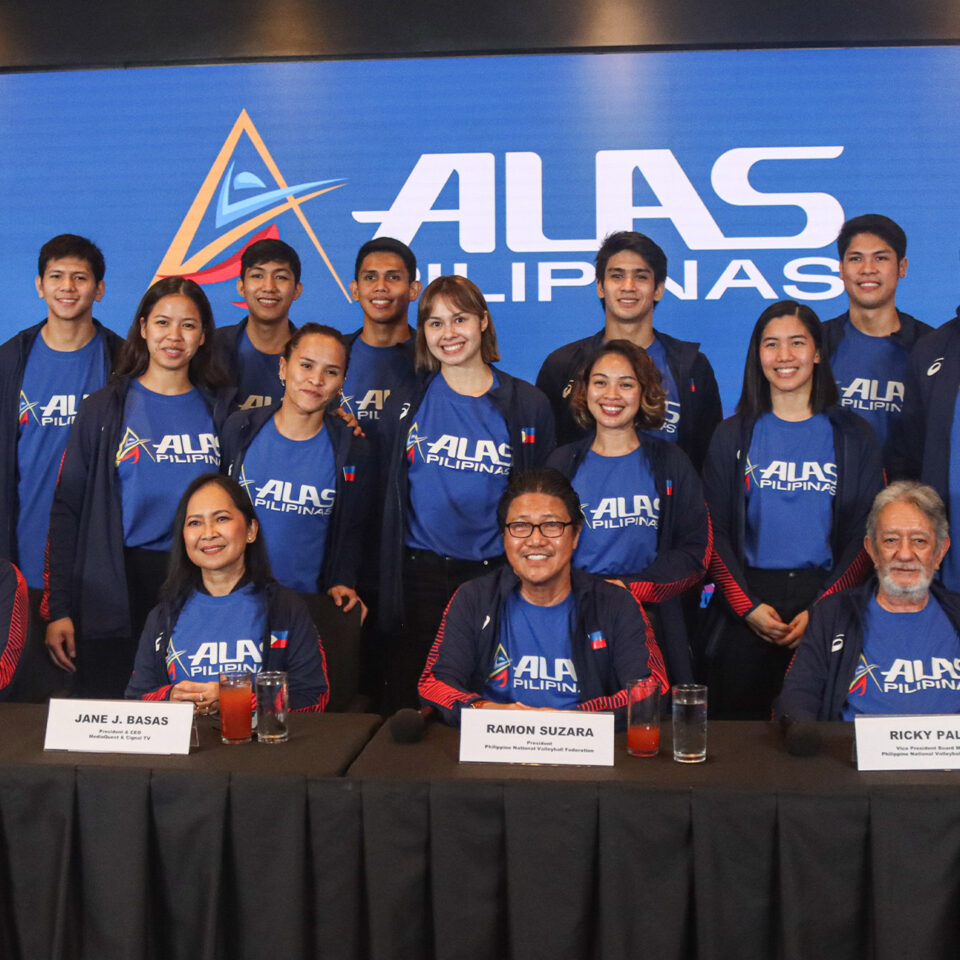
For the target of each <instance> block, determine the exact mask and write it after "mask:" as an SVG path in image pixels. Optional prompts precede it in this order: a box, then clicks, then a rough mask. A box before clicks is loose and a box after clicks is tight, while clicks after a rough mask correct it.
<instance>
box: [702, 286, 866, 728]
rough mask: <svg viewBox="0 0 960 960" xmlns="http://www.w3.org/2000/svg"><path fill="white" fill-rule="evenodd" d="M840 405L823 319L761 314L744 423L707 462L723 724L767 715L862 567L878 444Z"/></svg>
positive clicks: (747, 372) (716, 677)
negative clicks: (811, 633) (821, 617)
mask: <svg viewBox="0 0 960 960" xmlns="http://www.w3.org/2000/svg"><path fill="white" fill-rule="evenodd" d="M837 400H838V395H837V387H836V384H835V383H834V380H833V374H832V373H831V370H830V362H829V360H828V358H827V356H826V354H824V353H823V352H822V335H821V328H820V321H819V320H818V319H817V315H816V314H815V313H814V312H813V311H812V310H811V309H810V308H809V307H808V306H806V305H804V304H800V303H797V302H795V301H793V300H783V301H781V302H779V303H775V304H772V305H771V306H769V307H767V309H766V310H764V311H763V313H762V314H761V315H760V318H759V319H758V320H757V323H756V326H755V327H754V329H753V334H752V335H751V337H750V346H749V349H748V351H747V361H746V366H745V369H744V375H743V390H742V392H741V394H740V402H739V403H738V404H737V412H736V415H735V416H733V417H730V418H729V419H727V420H724V421H723V423H722V424H721V425H720V426H719V427H717V430H716V432H715V433H714V435H713V440H712V442H711V444H710V451H709V454H708V456H707V460H706V464H705V466H704V475H703V485H704V490H705V491H706V496H707V504H708V506H709V508H710V515H711V518H712V520H713V535H714V552H713V560H712V562H711V565H710V573H711V575H712V577H713V579H714V581H715V583H716V586H717V593H719V594H720V596H718V597H715V598H714V600H713V603H712V605H711V609H710V611H709V612H708V616H707V628H706V651H705V654H706V660H707V671H708V683H709V685H710V700H711V708H712V711H713V713H714V714H715V715H716V716H720V717H727V718H731V719H764V718H768V717H769V716H770V707H771V704H772V702H773V699H774V697H775V696H776V695H777V693H779V690H780V685H781V683H782V681H783V674H784V672H785V670H786V668H787V665H788V664H789V662H790V658H791V656H792V653H793V650H794V649H795V648H796V646H797V644H798V643H799V642H800V641H801V639H802V638H803V634H804V630H805V629H806V625H807V621H808V620H809V616H810V613H809V608H810V606H811V604H812V603H813V602H814V600H816V599H817V598H818V597H819V596H822V595H824V594H828V593H833V592H834V591H837V590H840V589H843V588H844V587H849V586H853V585H854V584H856V583H857V582H859V580H860V579H862V577H863V576H864V574H865V573H866V571H867V569H868V566H869V559H868V557H867V555H866V553H865V552H864V550H863V535H864V525H865V523H866V518H867V515H868V513H869V512H870V505H871V504H872V503H873V498H874V496H875V495H876V494H877V492H878V491H879V490H880V489H881V488H882V487H883V473H882V469H881V464H880V450H879V447H878V445H877V441H876V437H875V435H874V433H873V431H872V429H871V428H870V427H869V426H868V425H867V423H866V421H864V420H862V419H861V418H860V417H858V416H856V414H853V413H851V412H850V411H848V410H845V409H844V408H843V407H841V406H839V405H838V403H837Z"/></svg>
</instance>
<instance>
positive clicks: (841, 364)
mask: <svg viewBox="0 0 960 960" xmlns="http://www.w3.org/2000/svg"><path fill="white" fill-rule="evenodd" d="M908 356H909V354H908V352H907V351H906V350H904V349H903V347H901V346H899V345H898V344H896V343H894V341H893V340H892V339H891V338H890V337H869V336H867V334H865V333H861V332H860V331H859V330H858V329H857V328H856V327H855V326H854V325H853V324H852V323H851V322H850V320H849V318H848V319H847V320H846V321H845V322H844V325H843V339H842V340H841V341H840V343H839V344H838V345H837V352H836V353H835V354H834V356H833V358H832V359H831V360H830V366H831V367H832V368H833V376H834V378H835V379H836V381H837V388H838V389H839V391H840V403H842V404H843V406H845V407H849V408H850V409H851V410H853V412H854V413H857V414H859V415H860V416H861V417H863V419H864V420H866V421H867V423H869V424H870V426H871V427H873V429H874V431H875V432H876V434H877V439H878V440H879V442H880V446H881V447H882V446H883V445H884V444H885V443H886V442H887V437H888V436H889V433H890V425H891V424H892V423H893V420H894V418H895V417H896V416H898V415H899V413H900V411H901V410H902V409H903V382H904V379H905V378H906V373H907V358H908Z"/></svg>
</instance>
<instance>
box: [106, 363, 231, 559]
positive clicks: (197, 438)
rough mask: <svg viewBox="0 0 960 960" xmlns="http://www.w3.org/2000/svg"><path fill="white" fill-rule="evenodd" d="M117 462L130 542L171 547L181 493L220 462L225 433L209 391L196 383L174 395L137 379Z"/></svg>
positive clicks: (127, 542) (125, 533)
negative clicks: (220, 433) (217, 426)
mask: <svg viewBox="0 0 960 960" xmlns="http://www.w3.org/2000/svg"><path fill="white" fill-rule="evenodd" d="M115 463H116V467H117V482H118V483H119V484H120V501H121V505H122V512H123V543H124V546H127V547H142V548H144V549H147V550H169V549H170V544H171V542H172V537H171V529H170V528H171V525H172V524H173V517H174V514H175V513H176V512H177V504H178V503H179V502H180V495H181V494H182V493H183V491H184V490H185V489H186V488H187V486H188V485H189V483H190V481H191V480H193V478H194V477H198V476H200V474H201V473H209V472H210V471H216V470H218V469H219V467H220V439H219V437H217V434H216V431H215V430H214V428H213V419H212V418H211V416H210V411H209V410H208V409H207V405H206V403H205V402H204V400H203V397H201V396H200V394H199V392H198V391H197V390H196V389H193V390H190V391H189V392H188V393H182V394H180V395H179V396H175V397H168V396H165V395H164V394H160V393H154V392H153V391H152V390H148V389H147V388H146V387H144V386H143V385H142V384H141V383H139V382H137V381H136V380H134V381H133V382H132V383H131V384H130V389H129V390H128V392H127V402H126V406H125V407H124V412H123V433H122V434H121V439H120V446H119V447H118V448H117V452H116V457H115Z"/></svg>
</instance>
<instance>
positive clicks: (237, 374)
mask: <svg viewBox="0 0 960 960" xmlns="http://www.w3.org/2000/svg"><path fill="white" fill-rule="evenodd" d="M237 292H238V293H239V294H240V296H241V297H243V299H244V300H245V301H246V303H247V315H246V316H245V317H244V318H243V320H241V321H240V322H239V323H236V324H233V325H232V326H229V327H218V328H217V349H218V354H219V357H220V360H221V362H222V363H223V364H224V366H226V368H227V369H228V370H229V371H230V374H231V376H232V379H233V382H234V383H235V384H236V386H237V404H238V405H239V406H240V408H241V409H242V410H246V409H248V408H249V407H267V406H269V405H270V404H271V403H274V402H276V401H278V400H279V399H280V398H281V396H282V395H283V385H282V384H281V383H280V373H279V370H280V356H281V354H282V353H283V348H284V347H285V346H286V343H287V341H288V340H289V339H290V335H291V334H292V333H293V331H294V330H296V327H295V326H294V325H293V324H292V323H291V322H290V307H291V306H292V305H293V302H294V301H295V300H296V299H297V298H298V297H299V296H300V294H301V293H302V292H303V284H302V283H301V282H300V257H299V256H298V255H297V251H296V250H294V249H293V247H291V246H290V245H289V244H287V243H284V242H283V241H282V240H275V239H272V238H267V239H265V240H258V241H257V242H256V243H251V244H250V246H249V247H247V249H246V250H244V251H243V255H242V256H241V258H240V276H239V277H238V278H237Z"/></svg>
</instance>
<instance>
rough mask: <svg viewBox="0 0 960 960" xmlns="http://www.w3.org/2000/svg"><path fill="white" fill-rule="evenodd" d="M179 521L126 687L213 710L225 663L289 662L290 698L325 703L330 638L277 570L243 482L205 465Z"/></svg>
mask: <svg viewBox="0 0 960 960" xmlns="http://www.w3.org/2000/svg"><path fill="white" fill-rule="evenodd" d="M173 528H174V531H175V533H174V539H173V545H172V548H171V551H170V565H169V571H168V574H167V579H166V580H165V581H164V584H163V587H162V589H161V591H160V603H159V604H158V605H157V606H156V607H155V608H154V609H153V610H152V611H151V612H150V615H149V617H148V618H147V622H146V625H145V627H144V630H143V633H142V635H141V637H140V643H139V646H138V649H137V657H136V664H135V667H134V671H133V676H132V677H130V678H129V684H128V686H127V689H126V696H127V697H130V698H131V699H136V698H140V699H144V700H179V701H185V702H188V703H192V704H193V705H194V710H195V711H196V712H197V713H212V712H215V711H216V710H217V706H218V703H219V699H220V693H219V682H218V678H219V675H220V673H221V671H222V672H239V671H241V670H245V671H249V672H250V673H258V672H259V671H260V670H285V671H286V672H287V674H288V682H289V695H290V707H291V708H292V709H298V710H315V711H316V710H322V709H323V707H324V705H325V704H326V701H327V695H328V689H327V676H326V667H325V664H324V657H323V646H322V644H321V643H320V640H319V638H318V637H317V631H316V629H315V627H314V626H313V623H312V622H311V619H310V614H309V612H308V611H307V608H306V606H305V605H304V604H303V602H302V601H301V600H300V599H299V597H297V596H296V595H295V594H293V593H291V592H290V591H288V590H285V589H284V588H283V587H281V586H280V585H279V584H278V583H277V582H276V581H275V580H274V579H273V575H272V574H271V572H270V561H269V559H268V557H267V550H266V547H265V546H264V541H263V538H262V537H261V536H260V525H259V524H258V522H257V517H256V513H255V512H254V509H253V505H252V504H251V502H250V498H249V497H248V496H247V495H246V493H244V491H243V489H242V487H241V486H240V485H239V484H238V483H237V482H236V481H235V480H233V479H231V478H230V477H225V476H222V475H221V474H217V473H205V474H201V475H200V476H199V477H197V478H195V479H194V480H193V481H192V482H191V483H190V485H189V486H188V487H187V489H186V490H185V491H184V494H183V496H182V497H181V498H180V502H179V504H178V505H177V511H176V516H175V518H174V521H173ZM212 623H213V624H216V637H215V639H214V640H213V641H211V634H210V624H212Z"/></svg>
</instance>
